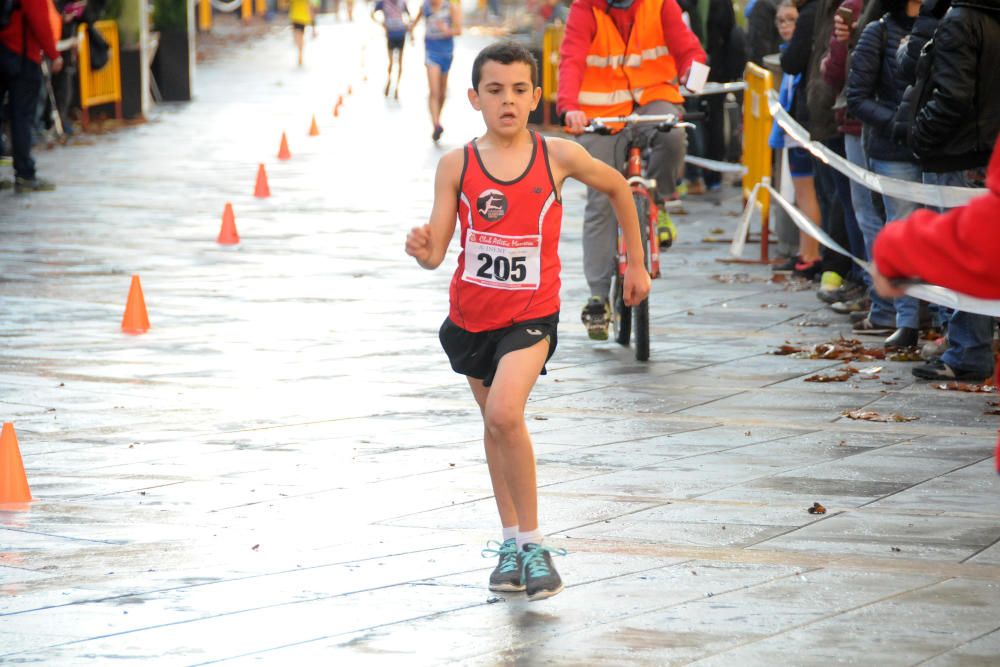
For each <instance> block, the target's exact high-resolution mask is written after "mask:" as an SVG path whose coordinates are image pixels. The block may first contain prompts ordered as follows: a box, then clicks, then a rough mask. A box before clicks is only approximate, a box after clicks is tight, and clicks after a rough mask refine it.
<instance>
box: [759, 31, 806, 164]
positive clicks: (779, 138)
mask: <svg viewBox="0 0 1000 667" xmlns="http://www.w3.org/2000/svg"><path fill="white" fill-rule="evenodd" d="M787 46H788V44H787V43H785V44H780V45H778V49H779V50H781V51H784V50H785V48H787ZM801 82H802V75H801V74H783V75H782V76H781V87H780V88H779V89H778V101H779V102H780V103H781V107H782V108H783V109H784V110H785V111H788V112H791V111H792V104H793V103H794V101H795V89H796V88H798V87H799V83H801ZM767 145H768V146H770V147H771V148H775V149H778V148H784V147H785V131H784V130H782V129H781V126H780V125H778V121H774V124H773V125H772V126H771V136H769V137H768V139H767Z"/></svg>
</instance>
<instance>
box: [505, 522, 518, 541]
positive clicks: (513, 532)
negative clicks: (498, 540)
mask: <svg viewBox="0 0 1000 667" xmlns="http://www.w3.org/2000/svg"><path fill="white" fill-rule="evenodd" d="M513 539H517V524H514V525H513V526H504V527H503V541H504V542H506V541H507V540H513Z"/></svg>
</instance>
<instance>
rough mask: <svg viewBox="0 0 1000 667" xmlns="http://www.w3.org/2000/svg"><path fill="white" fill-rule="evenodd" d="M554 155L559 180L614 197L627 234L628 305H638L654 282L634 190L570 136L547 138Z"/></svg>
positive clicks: (612, 203) (558, 182)
mask: <svg viewBox="0 0 1000 667" xmlns="http://www.w3.org/2000/svg"><path fill="white" fill-rule="evenodd" d="M545 141H546V143H547V145H548V146H549V150H550V153H551V155H552V157H553V158H554V160H553V161H554V162H555V164H554V165H553V166H554V167H555V169H554V171H555V174H553V176H555V178H556V183H557V184H561V183H562V181H563V180H564V179H566V178H575V179H576V180H578V181H580V182H581V183H583V184H584V185H586V186H588V187H591V188H594V189H595V190H598V191H600V192H603V193H604V194H606V195H607V196H608V199H609V200H611V207H612V208H613V209H614V211H615V217H616V218H618V225H619V226H620V227H621V229H622V234H623V235H624V236H625V247H626V253H627V254H628V266H627V267H626V269H625V284H624V288H625V304H626V305H628V306H634V305H636V304H638V303H640V302H641V301H642V300H643V299H645V298H646V296H647V295H648V294H649V290H650V287H651V286H652V281H651V280H650V277H649V272H648V271H646V264H645V257H646V251H645V248H643V247H642V236H641V234H640V233H639V215H638V213H636V210H635V203H634V202H633V201H632V190H631V189H630V188H629V186H628V183H627V182H626V181H625V178H624V177H623V176H622V175H621V174H620V173H618V172H617V171H615V170H614V169H612V168H611V167H609V166H608V165H606V164H604V163H603V162H601V161H600V160H597V159H595V158H594V157H592V156H591V155H590V153H588V152H587V151H586V150H585V149H584V148H583V146H581V145H580V144H578V143H576V142H575V141H567V140H566V139H546V140H545Z"/></svg>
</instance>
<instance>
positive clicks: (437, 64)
mask: <svg viewBox="0 0 1000 667" xmlns="http://www.w3.org/2000/svg"><path fill="white" fill-rule="evenodd" d="M421 18H424V19H426V21H427V28H426V29H425V30H424V49H425V56H424V64H425V65H426V66H427V86H428V88H429V90H430V92H429V95H428V99H427V105H428V107H429V109H430V113H431V125H433V126H434V132H433V134H431V138H432V139H433V140H434V141H435V142H436V141H438V140H439V139H440V138H441V133H442V132H444V128H443V127H441V109H442V108H443V107H444V99H445V97H446V96H447V94H448V70H449V69H451V59H452V55H453V54H454V51H455V39H454V38H455V36H456V35H460V34H462V8H461V6H460V5H459V4H458V2H457V1H456V0H424V4H423V5H422V6H421V7H420V11H419V12H417V16H416V18H415V19H413V24H412V25H411V26H410V32H411V33H412V32H413V29H414V28H416V27H417V24H418V23H420V19H421Z"/></svg>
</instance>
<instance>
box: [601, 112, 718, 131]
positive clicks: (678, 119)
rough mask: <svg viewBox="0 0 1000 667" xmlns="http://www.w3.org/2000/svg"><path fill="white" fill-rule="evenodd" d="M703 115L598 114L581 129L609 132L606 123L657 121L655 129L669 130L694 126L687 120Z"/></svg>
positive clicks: (632, 123) (703, 115)
mask: <svg viewBox="0 0 1000 667" xmlns="http://www.w3.org/2000/svg"><path fill="white" fill-rule="evenodd" d="M704 117H705V114H704V113H702V112H700V111H694V112H691V113H686V114H684V115H683V116H678V115H677V114H672V113H667V114H649V115H645V116H640V115H639V114H635V113H633V114H629V115H628V116H598V117H597V118H591V119H590V124H589V125H588V126H587V127H585V128H584V129H583V131H584V132H585V133H589V134H611V129H610V128H609V127H608V125H607V124H608V123H625V124H626V125H638V124H640V123H657V126H656V129H657V131H659V132H669V131H670V130H673V129H674V128H678V127H682V128H689V127H694V124H693V123H689V122H687V121H689V120H701V119H703V118H704Z"/></svg>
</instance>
